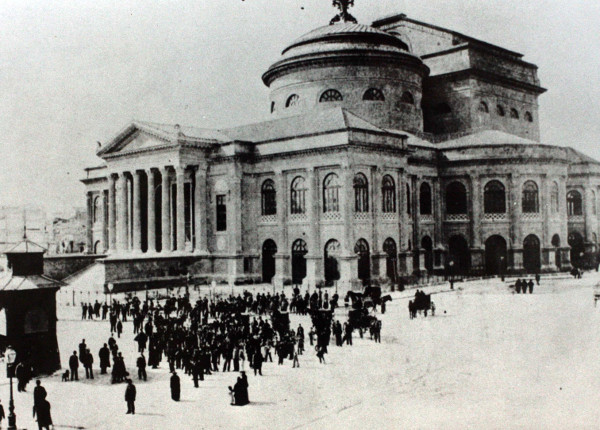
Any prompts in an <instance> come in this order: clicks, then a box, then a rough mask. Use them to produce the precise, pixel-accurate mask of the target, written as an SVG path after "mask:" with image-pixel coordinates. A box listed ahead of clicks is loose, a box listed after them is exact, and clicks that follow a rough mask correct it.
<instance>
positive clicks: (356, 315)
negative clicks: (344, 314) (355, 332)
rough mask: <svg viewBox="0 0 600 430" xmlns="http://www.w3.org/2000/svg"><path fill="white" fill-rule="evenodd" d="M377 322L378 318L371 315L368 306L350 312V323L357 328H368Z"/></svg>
mask: <svg viewBox="0 0 600 430" xmlns="http://www.w3.org/2000/svg"><path fill="white" fill-rule="evenodd" d="M376 322H377V318H376V317H375V316H374V315H371V314H370V313H369V311H368V310H367V309H366V308H362V309H352V310H350V311H349V312H348V323H349V324H350V325H351V326H352V327H353V328H355V329H358V328H361V329H363V330H366V329H369V328H371V326H372V325H373V324H375V323H376Z"/></svg>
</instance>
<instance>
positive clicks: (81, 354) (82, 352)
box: [79, 339, 87, 366]
mask: <svg viewBox="0 0 600 430" xmlns="http://www.w3.org/2000/svg"><path fill="white" fill-rule="evenodd" d="M86 349H87V345H86V344H85V339H81V343H80V344H79V361H81V364H83V365H84V366H85V363H84V361H85V350H86Z"/></svg>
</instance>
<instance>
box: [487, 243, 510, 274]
mask: <svg viewBox="0 0 600 430" xmlns="http://www.w3.org/2000/svg"><path fill="white" fill-rule="evenodd" d="M506 255H507V254H506V240H504V238H503V237H502V236H498V235H494V236H490V237H489V238H488V240H486V241H485V273H486V274H488V275H498V274H500V273H504V271H505V270H506Z"/></svg>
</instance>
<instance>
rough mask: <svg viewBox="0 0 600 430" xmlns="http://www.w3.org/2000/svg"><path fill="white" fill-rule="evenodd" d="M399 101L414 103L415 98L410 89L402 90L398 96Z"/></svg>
mask: <svg viewBox="0 0 600 430" xmlns="http://www.w3.org/2000/svg"><path fill="white" fill-rule="evenodd" d="M400 101H401V102H402V103H406V104H409V105H414V104H415V98H414V97H413V95H412V93H411V92H410V91H404V92H403V93H402V97H400Z"/></svg>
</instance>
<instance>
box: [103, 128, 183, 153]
mask: <svg viewBox="0 0 600 430" xmlns="http://www.w3.org/2000/svg"><path fill="white" fill-rule="evenodd" d="M174 144H176V143H174V142H173V140H172V139H171V138H170V136H166V135H163V134H161V133H152V132H150V131H148V130H145V129H144V128H143V127H140V126H139V125H137V124H135V123H132V124H130V125H128V126H127V127H125V128H124V129H123V130H122V131H121V132H120V133H119V134H118V135H117V136H115V137H114V138H113V139H112V140H111V141H110V142H108V143H107V144H105V145H104V146H102V147H101V148H100V150H99V151H98V153H97V155H99V156H101V157H105V156H109V155H116V154H121V153H130V152H137V151H144V150H151V149H158V148H163V147H165V146H171V145H174Z"/></svg>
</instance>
